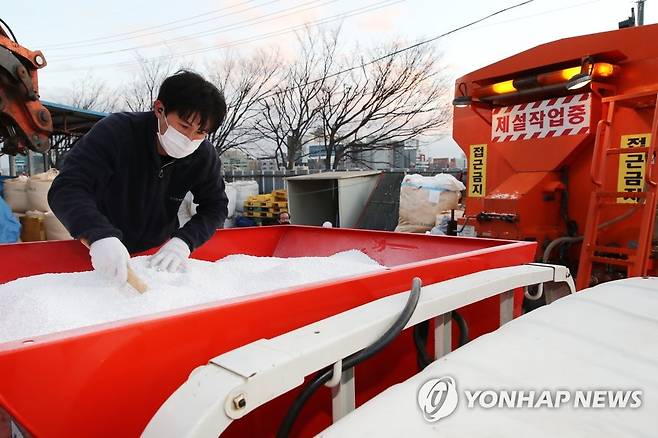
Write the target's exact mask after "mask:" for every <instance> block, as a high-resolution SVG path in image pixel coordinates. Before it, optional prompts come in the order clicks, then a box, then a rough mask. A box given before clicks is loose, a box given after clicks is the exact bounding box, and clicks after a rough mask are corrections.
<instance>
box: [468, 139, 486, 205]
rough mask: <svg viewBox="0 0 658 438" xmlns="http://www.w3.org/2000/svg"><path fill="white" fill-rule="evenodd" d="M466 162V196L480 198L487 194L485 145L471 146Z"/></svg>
mask: <svg viewBox="0 0 658 438" xmlns="http://www.w3.org/2000/svg"><path fill="white" fill-rule="evenodd" d="M470 152H471V153H470V156H469V160H468V196H471V197H474V198H480V197H482V196H484V195H485V194H486V193H487V145H486V144H472V145H471V151H470Z"/></svg>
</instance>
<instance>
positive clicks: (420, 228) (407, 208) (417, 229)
mask: <svg viewBox="0 0 658 438" xmlns="http://www.w3.org/2000/svg"><path fill="white" fill-rule="evenodd" d="M462 190H466V187H465V186H464V184H462V183H461V181H459V180H458V179H457V178H455V177H454V176H452V175H449V174H444V173H441V174H438V175H435V176H422V175H416V174H414V175H407V176H405V177H404V179H403V180H402V185H401V187H400V215H399V218H398V226H397V227H396V228H395V231H398V232H403V233H425V232H426V231H430V230H431V229H432V228H434V227H435V226H437V225H439V223H438V222H440V221H441V217H442V213H443V212H445V211H448V210H453V209H455V208H457V205H458V203H459V198H460V196H461V191H462Z"/></svg>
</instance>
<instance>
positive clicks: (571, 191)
mask: <svg viewBox="0 0 658 438" xmlns="http://www.w3.org/2000/svg"><path fill="white" fill-rule="evenodd" d="M654 41H658V25H648V26H640V27H631V28H626V29H620V30H615V31H611V32H603V33H597V34H592V35H584V36H578V37H573V38H568V39H563V40H559V41H554V42H551V43H547V44H544V45H541V46H538V47H535V48H532V49H530V50H527V51H525V52H521V53H519V54H517V55H514V56H512V57H509V58H507V59H503V60H501V61H499V62H496V63H494V64H491V65H489V66H486V67H484V68H481V69H479V70H477V71H474V72H472V73H469V74H467V75H465V76H463V77H461V78H459V79H458V80H457V81H456V86H455V98H454V101H453V105H454V107H455V109H454V122H453V123H454V125H453V137H454V139H455V141H456V142H457V143H458V144H459V146H460V147H461V149H462V150H463V151H464V153H465V154H466V156H467V158H468V162H469V169H468V193H467V195H468V197H467V202H466V214H465V218H464V219H462V221H465V223H464V222H462V223H463V225H464V226H468V227H470V226H472V227H474V231H475V234H476V235H477V236H479V237H488V238H492V237H493V238H501V239H514V240H528V241H536V242H538V250H537V254H536V258H537V260H538V261H543V262H548V261H551V262H555V263H559V264H563V265H566V266H568V267H569V268H570V270H571V272H573V273H575V275H576V280H577V281H576V283H577V286H578V289H583V288H586V287H588V286H589V285H593V284H597V283H600V282H604V281H608V280H612V279H618V278H624V277H632V276H646V275H656V273H657V272H656V271H657V266H656V263H655V257H656V253H657V246H656V245H657V240H658V239H657V236H656V234H657V233H656V229H655V219H656V183H657V181H658V170H657V169H656V167H657V166H656V159H655V139H656V135H657V133H656V130H657V129H658V114H657V111H656V97H657V95H658V45H656V44H653V43H652V42H654Z"/></svg>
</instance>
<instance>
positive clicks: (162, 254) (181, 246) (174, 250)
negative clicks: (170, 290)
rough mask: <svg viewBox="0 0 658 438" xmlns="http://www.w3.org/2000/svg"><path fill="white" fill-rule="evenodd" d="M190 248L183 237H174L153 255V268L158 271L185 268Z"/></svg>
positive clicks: (173, 270)
mask: <svg viewBox="0 0 658 438" xmlns="http://www.w3.org/2000/svg"><path fill="white" fill-rule="evenodd" d="M189 256H190V248H189V247H188V246H187V243H185V242H184V241H183V240H182V239H179V238H178V237H174V238H172V239H171V240H170V241H169V242H167V243H165V244H164V245H162V248H160V250H159V251H158V252H157V253H155V254H154V255H153V256H152V257H151V268H154V269H157V270H158V271H169V272H177V271H179V270H181V271H182V270H185V267H186V265H187V258H188V257H189Z"/></svg>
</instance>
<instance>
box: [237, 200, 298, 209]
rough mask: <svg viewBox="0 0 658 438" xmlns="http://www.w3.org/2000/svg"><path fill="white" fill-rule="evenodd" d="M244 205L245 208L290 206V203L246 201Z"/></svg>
mask: <svg viewBox="0 0 658 438" xmlns="http://www.w3.org/2000/svg"><path fill="white" fill-rule="evenodd" d="M244 206H245V208H252V207H263V208H288V203H287V202H286V201H268V202H260V201H245V203H244Z"/></svg>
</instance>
